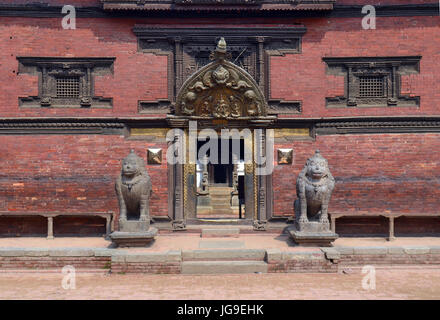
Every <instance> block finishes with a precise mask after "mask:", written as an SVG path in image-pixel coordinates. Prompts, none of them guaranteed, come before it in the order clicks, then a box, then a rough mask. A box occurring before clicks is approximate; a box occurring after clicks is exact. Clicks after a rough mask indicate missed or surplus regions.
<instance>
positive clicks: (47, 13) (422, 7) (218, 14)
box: [0, 0, 439, 23]
mask: <svg viewBox="0 0 440 320" xmlns="http://www.w3.org/2000/svg"><path fill="white" fill-rule="evenodd" d="M0 1H1V0H0ZM280 1H283V0H280ZM286 1H288V0H286ZM158 2H160V0H159V1H158ZM303 4H304V3H303ZM284 5H285V4H284ZM327 5H328V4H327ZM289 6H291V8H290V9H289V10H286V9H281V8H280V7H279V8H276V7H275V6H274V5H273V6H272V9H264V10H262V8H261V6H255V5H242V7H240V6H230V8H229V9H228V10H225V8H226V7H223V9H221V10H220V9H219V8H220V7H216V8H217V9H216V10H211V9H210V7H209V6H199V7H196V6H183V5H182V6H181V7H182V9H179V10H175V9H172V8H171V6H170V5H165V7H163V8H159V7H157V8H156V9H151V10H127V9H104V8H105V6H104V4H103V5H102V6H95V7H81V6H78V7H76V14H77V16H78V17H79V18H127V17H128V18H142V17H149V18H155V17H156V18H163V17H167V18H176V19H179V18H180V19H185V18H190V19H193V18H200V12H203V18H245V17H246V18H256V17H271V18H273V17H279V18H319V17H326V18H341V17H346V18H350V17H363V16H365V14H363V13H362V7H363V6H362V5H338V4H337V2H336V4H331V6H332V9H325V10H324V9H320V10H318V9H307V10H306V9H305V7H303V9H299V8H297V9H294V7H293V5H290V4H289ZM375 8H376V16H378V17H400V16H403V17H406V16H438V13H439V4H438V2H434V1H433V2H432V3H426V4H403V5H400V4H399V5H377V6H375ZM61 10H62V6H59V5H48V4H41V3H32V4H12V5H11V4H1V3H0V17H29V18H54V17H56V18H59V17H63V16H64V15H63V14H62V12H61ZM244 23H245V22H244Z"/></svg>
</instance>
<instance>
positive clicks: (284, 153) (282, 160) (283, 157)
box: [278, 149, 293, 164]
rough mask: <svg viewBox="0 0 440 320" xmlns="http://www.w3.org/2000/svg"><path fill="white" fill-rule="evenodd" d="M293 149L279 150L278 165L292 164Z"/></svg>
mask: <svg viewBox="0 0 440 320" xmlns="http://www.w3.org/2000/svg"><path fill="white" fill-rule="evenodd" d="M292 161H293V149H278V164H292Z"/></svg>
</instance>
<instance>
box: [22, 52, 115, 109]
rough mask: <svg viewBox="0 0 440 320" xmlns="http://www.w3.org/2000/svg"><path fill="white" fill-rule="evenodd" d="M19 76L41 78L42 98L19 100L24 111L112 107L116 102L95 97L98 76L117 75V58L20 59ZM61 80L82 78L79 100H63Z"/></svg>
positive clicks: (67, 98) (39, 81)
mask: <svg viewBox="0 0 440 320" xmlns="http://www.w3.org/2000/svg"><path fill="white" fill-rule="evenodd" d="M17 60H18V62H19V67H18V74H21V73H27V74H32V75H38V96H29V97H19V106H20V107H22V108H38V107H52V108H112V107H113V99H112V98H105V97H98V96H95V95H94V81H95V76H103V75H108V74H113V65H114V61H115V58H61V57H17ZM58 78H78V80H79V95H78V97H59V96H58V94H57V79H58Z"/></svg>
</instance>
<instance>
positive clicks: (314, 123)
mask: <svg viewBox="0 0 440 320" xmlns="http://www.w3.org/2000/svg"><path fill="white" fill-rule="evenodd" d="M185 121H187V120H185ZM181 125H182V124H181V123H179V124H178V125H177V126H178V127H179V126H181ZM171 127H173V124H172V123H169V121H167V119H166V118H164V117H162V118H146V117H135V118H133V117H127V118H124V117H121V118H114V117H113V118H110V117H108V118H71V117H69V118H67V117H62V118H56V117H55V118H54V117H51V118H0V135H4V134H15V135H17V134H20V135H21V134H109V135H125V136H128V132H129V130H130V128H171ZM306 127H307V128H310V129H311V130H312V132H313V135H335V134H336V135H338V134H381V133H428V132H436V133H440V116H396V117H382V116H377V117H338V118H335V117H329V118H294V119H292V118H291V119H285V118H284V119H283V118H278V119H272V120H271V124H270V126H269V128H306Z"/></svg>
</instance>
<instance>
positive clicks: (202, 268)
mask: <svg viewBox="0 0 440 320" xmlns="http://www.w3.org/2000/svg"><path fill="white" fill-rule="evenodd" d="M243 273H267V263H266V262H263V261H183V262H182V274H243Z"/></svg>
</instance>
